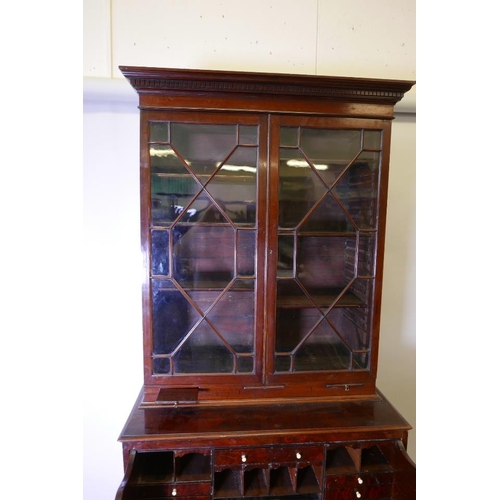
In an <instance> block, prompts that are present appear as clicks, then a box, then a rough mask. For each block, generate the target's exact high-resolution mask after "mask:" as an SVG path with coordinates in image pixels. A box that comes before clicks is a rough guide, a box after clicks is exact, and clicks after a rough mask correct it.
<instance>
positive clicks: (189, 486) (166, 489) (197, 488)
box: [131, 482, 212, 499]
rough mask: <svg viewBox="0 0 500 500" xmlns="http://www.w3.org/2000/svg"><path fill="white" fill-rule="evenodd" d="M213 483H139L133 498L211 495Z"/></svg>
mask: <svg viewBox="0 0 500 500" xmlns="http://www.w3.org/2000/svg"><path fill="white" fill-rule="evenodd" d="M211 493H212V483H206V482H203V483H178V484H175V483H164V484H148V485H140V486H139V485H137V486H135V487H134V492H133V496H132V497H131V498H134V499H135V498H137V499H140V498H156V497H158V498H163V497H167V498H182V497H188V498H189V497H194V496H200V495H210V494H211Z"/></svg>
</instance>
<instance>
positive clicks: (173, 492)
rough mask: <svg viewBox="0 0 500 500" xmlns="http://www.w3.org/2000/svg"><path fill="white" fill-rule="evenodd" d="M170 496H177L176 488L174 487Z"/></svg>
mask: <svg viewBox="0 0 500 500" xmlns="http://www.w3.org/2000/svg"><path fill="white" fill-rule="evenodd" d="M172 496H173V497H176V496H177V488H174V489H173V490H172Z"/></svg>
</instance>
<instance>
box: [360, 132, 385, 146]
mask: <svg viewBox="0 0 500 500" xmlns="http://www.w3.org/2000/svg"><path fill="white" fill-rule="evenodd" d="M381 139H382V131H381V130H365V131H364V132H363V148H364V149H380V148H381V144H380V140H381Z"/></svg>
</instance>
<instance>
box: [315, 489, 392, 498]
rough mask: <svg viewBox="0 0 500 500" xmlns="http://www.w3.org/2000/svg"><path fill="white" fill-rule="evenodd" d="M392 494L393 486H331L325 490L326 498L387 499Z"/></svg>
mask: <svg viewBox="0 0 500 500" xmlns="http://www.w3.org/2000/svg"><path fill="white" fill-rule="evenodd" d="M391 496H392V486H390V485H388V486H387V485H385V486H384V485H379V486H359V487H357V488H356V487H355V488H331V489H327V490H326V491H325V500H363V498H372V499H373V498H379V499H386V498H391Z"/></svg>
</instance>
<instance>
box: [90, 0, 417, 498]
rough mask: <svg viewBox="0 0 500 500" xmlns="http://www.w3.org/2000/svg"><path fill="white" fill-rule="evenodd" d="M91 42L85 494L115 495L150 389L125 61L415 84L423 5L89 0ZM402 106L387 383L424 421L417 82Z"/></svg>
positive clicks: (406, 409) (391, 237) (396, 134)
mask: <svg viewBox="0 0 500 500" xmlns="http://www.w3.org/2000/svg"><path fill="white" fill-rule="evenodd" d="M83 41H84V45H83V48H84V53H83V55H84V57H83V76H84V107H83V109H84V115H83V127H84V128H83V132H84V158H83V163H84V164H83V166H84V245H85V248H84V250H85V256H86V260H87V267H86V269H85V278H86V283H85V287H84V296H85V298H86V299H85V301H86V304H85V305H86V310H87V311H90V313H89V314H88V316H87V317H86V318H84V321H83V327H84V328H83V331H84V332H85V335H86V339H85V350H84V357H83V359H84V360H85V363H86V364H88V366H91V367H92V368H95V369H94V370H88V371H87V372H86V377H85V379H84V390H85V392H84V457H83V458H84V498H85V499H86V500H101V499H102V500H109V499H110V498H114V495H115V493H116V489H117V488H118V485H119V483H120V481H121V479H122V476H123V469H122V462H121V446H120V445H119V443H118V442H117V438H118V435H119V434H120V431H121V429H122V427H123V425H124V424H125V420H126V418H127V416H128V414H129V412H130V409H131V407H132V404H133V402H134V400H135V398H136V396H137V394H138V392H139V389H140V387H141V385H142V343H141V342H142V333H141V331H142V326H141V296H140V290H141V265H142V261H141V255H140V243H139V187H138V180H139V179H138V174H139V169H138V154H139V151H138V147H139V144H138V142H139V141H138V137H139V123H138V119H139V114H138V111H137V109H136V106H137V97H136V95H135V93H134V92H133V90H131V87H130V86H129V85H128V83H126V82H125V81H124V80H123V78H122V76H121V74H120V72H119V70H118V65H141V66H164V67H183V68H200V69H229V70H248V71H271V72H287V73H309V74H329V75H340V76H342V75H348V76H366V77H379V78H400V79H410V80H413V79H415V2H414V0H379V1H377V2H373V1H372V0H302V1H290V0H275V1H264V0H254V1H253V2H251V3H248V2H243V1H234V0H219V1H215V0H196V1H195V0H183V1H181V0H161V1H160V0H146V1H139V0H113V1H111V0H84V40H83ZM397 109H398V110H399V111H400V113H398V114H397V117H396V120H395V121H394V128H393V145H392V152H391V154H392V163H391V173H390V186H389V206H388V219H387V241H386V249H387V255H386V263H385V274H384V280H385V281H384V291H383V306H382V328H381V346H380V360H379V376H378V386H379V388H380V389H381V390H382V392H384V393H385V394H386V396H388V397H389V399H390V401H391V402H392V403H393V404H394V406H395V407H396V408H397V409H398V410H399V411H400V412H401V413H402V415H403V416H404V417H405V418H406V419H407V420H408V421H409V422H410V424H411V425H413V426H414V427H415V426H416V409H415V399H416V392H415V351H416V347H415V342H416V331H415V129H416V125H415V114H414V109H415V90H412V91H411V92H410V93H409V95H408V96H407V97H405V99H404V100H403V103H402V104H400V105H399V106H398V108H397ZM401 111H406V112H407V113H401ZM415 439H416V432H415V430H413V431H411V433H410V443H409V453H410V455H411V456H412V457H413V458H416V442H415Z"/></svg>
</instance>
